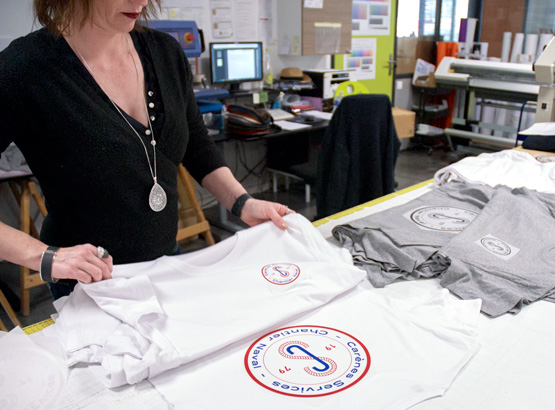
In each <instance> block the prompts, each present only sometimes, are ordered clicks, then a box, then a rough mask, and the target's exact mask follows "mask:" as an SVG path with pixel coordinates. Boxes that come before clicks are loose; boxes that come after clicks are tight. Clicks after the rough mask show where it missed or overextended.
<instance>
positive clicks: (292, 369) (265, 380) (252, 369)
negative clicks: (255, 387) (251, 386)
mask: <svg viewBox="0 0 555 410" xmlns="http://www.w3.org/2000/svg"><path fill="white" fill-rule="evenodd" d="M245 368H246V370H247V372H248V373H249V375H250V376H251V377H252V379H253V380H254V381H255V382H256V383H258V384H259V385H261V386H262V387H264V388H266V389H268V390H271V391H273V392H275V393H279V394H284V395H287V396H295V397H319V396H327V395H330V394H335V393H338V392H340V391H343V390H345V389H348V388H349V387H351V386H353V385H354V384H356V383H358V382H359V381H360V380H362V378H363V377H364V376H365V375H366V373H368V370H369V369H370V354H369V353H368V349H366V347H365V346H364V345H363V344H362V343H361V342H360V341H359V340H357V339H356V338H354V337H353V336H351V335H349V334H347V333H345V332H342V331H340V330H337V329H332V328H328V327H322V326H292V327H287V328H283V329H279V330H275V331H273V332H271V333H268V334H266V335H264V336H262V337H261V338H259V339H258V340H256V341H255V342H254V343H253V344H252V345H251V346H250V347H249V349H248V350H247V352H246V354H245Z"/></svg>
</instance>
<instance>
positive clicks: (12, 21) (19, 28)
mask: <svg viewBox="0 0 555 410" xmlns="http://www.w3.org/2000/svg"><path fill="white" fill-rule="evenodd" d="M32 4H33V2H32V0H0V50H3V49H4V48H6V47H7V46H8V44H10V42H11V41H12V40H14V39H16V38H18V37H21V36H24V35H25V34H28V33H30V32H31V31H33V9H32ZM37 27H38V26H35V29H36V28H37Z"/></svg>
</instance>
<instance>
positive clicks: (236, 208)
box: [231, 194, 252, 218]
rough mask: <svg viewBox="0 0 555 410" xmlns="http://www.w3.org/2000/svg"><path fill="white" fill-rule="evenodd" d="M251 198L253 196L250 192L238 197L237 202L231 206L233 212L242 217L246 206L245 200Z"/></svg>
mask: <svg viewBox="0 0 555 410" xmlns="http://www.w3.org/2000/svg"><path fill="white" fill-rule="evenodd" d="M251 198H252V196H250V195H249V194H243V195H241V196H240V197H239V198H237V199H236V200H235V203H234V204H233V206H232V207H231V213H232V214H233V215H235V216H237V217H239V218H240V217H241V211H242V210H243V207H244V206H245V202H247V200H249V199H251Z"/></svg>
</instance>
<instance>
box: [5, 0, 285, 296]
mask: <svg viewBox="0 0 555 410" xmlns="http://www.w3.org/2000/svg"><path fill="white" fill-rule="evenodd" d="M160 2H161V0H152V1H150V2H149V1H148V0H35V1H34V9H35V13H36V16H37V18H38V20H39V22H40V23H42V24H43V25H44V26H45V27H44V28H42V29H40V30H37V31H35V32H33V33H31V34H29V35H27V36H25V37H23V38H20V39H18V40H15V41H14V42H13V43H12V44H10V46H9V47H8V48H7V49H6V50H4V51H3V52H2V53H0V90H2V91H0V92H1V93H2V98H0V112H2V114H3V116H4V118H9V120H8V121H3V122H1V123H0V152H2V151H3V150H4V149H5V148H6V147H7V146H8V144H9V143H10V142H11V141H14V142H15V143H16V144H17V146H18V147H19V148H20V150H21V151H22V152H23V154H24V156H25V158H26V159H27V162H28V164H29V166H30V167H31V169H32V170H33V173H34V175H35V176H36V177H37V179H38V180H39V183H40V185H41V188H42V191H43V194H44V196H45V199H46V204H47V209H48V216H47V217H46V219H45V221H44V223H43V228H42V230H41V240H40V241H39V240H35V239H34V238H32V237H30V236H28V235H25V234H23V233H22V232H20V231H18V230H16V229H12V228H10V227H8V226H7V225H5V224H2V223H0V258H3V259H6V260H9V261H11V262H13V263H16V264H20V265H24V266H28V267H29V268H31V269H33V270H39V269H40V271H41V275H42V277H43V280H45V281H48V282H57V280H59V279H72V280H73V281H61V282H57V283H51V284H50V285H51V290H52V293H53V296H54V298H57V297H60V296H62V295H65V294H68V293H69V292H70V291H71V290H72V289H73V286H74V285H75V283H76V282H75V280H76V281H79V282H83V283H89V282H93V281H99V280H103V279H108V278H110V277H111V271H112V263H131V262H139V261H145V260H152V259H155V258H157V257H160V256H162V255H172V254H175V253H178V252H179V247H178V246H177V244H176V242H175V236H176V231H177V198H178V196H177V189H176V174H177V167H178V165H179V164H180V163H183V164H184V166H185V167H186V168H187V169H188V171H189V172H190V173H191V174H192V175H193V177H194V178H195V179H196V180H197V181H200V183H201V184H202V186H203V187H205V188H206V189H207V190H208V191H210V192H211V193H212V194H213V195H214V196H215V197H216V199H218V200H219V201H220V202H221V203H222V204H223V205H224V206H225V207H226V208H227V209H230V210H232V211H233V212H234V213H236V214H238V215H240V217H241V219H242V220H243V221H244V222H246V223H247V224H249V225H256V224H259V223H261V222H264V221H267V220H272V221H273V222H274V223H275V224H276V225H277V226H279V227H281V228H285V227H286V225H285V223H284V221H283V219H282V216H284V215H285V214H286V213H287V212H288V210H287V207H286V206H284V205H280V204H276V203H271V202H267V201H260V200H256V199H252V198H250V197H249V196H248V195H246V191H245V189H244V188H243V187H242V186H241V184H240V183H239V182H238V181H237V180H236V179H235V178H234V176H233V175H232V173H231V171H230V169H229V168H227V167H226V166H225V164H224V161H223V159H222V157H221V155H220V154H219V152H218V150H217V148H216V147H215V145H214V143H213V142H212V141H211V140H210V138H209V137H208V135H207V132H206V129H205V127H204V124H203V122H202V117H201V115H200V113H199V110H198V108H197V106H196V103H195V99H194V95H193V89H192V74H191V70H190V67H189V64H188V62H187V59H186V58H185V55H184V53H183V50H182V49H181V47H180V46H179V45H178V43H177V42H176V41H175V40H174V39H173V38H171V37H170V36H168V35H166V34H163V33H160V32H156V31H154V30H150V29H146V28H142V29H141V28H140V27H139V26H138V25H137V20H138V19H145V20H146V19H147V18H148V17H149V14H151V13H152V12H154V11H155V9H156V7H160ZM105 249H107V250H109V251H110V255H108V253H107V252H106V251H105ZM112 258H113V259H112Z"/></svg>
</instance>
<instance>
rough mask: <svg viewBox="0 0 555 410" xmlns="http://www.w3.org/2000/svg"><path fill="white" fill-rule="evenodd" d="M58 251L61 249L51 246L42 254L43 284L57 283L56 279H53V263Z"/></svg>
mask: <svg viewBox="0 0 555 410" xmlns="http://www.w3.org/2000/svg"><path fill="white" fill-rule="evenodd" d="M58 249H60V248H59V247H57V246H49V247H48V248H46V250H45V251H44V253H43V254H42V258H41V260H40V278H41V279H42V281H43V282H50V283H54V282H57V280H56V279H52V263H53V262H54V258H55V257H56V251H57V250H58Z"/></svg>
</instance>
